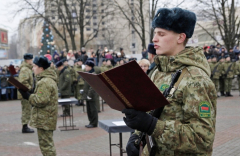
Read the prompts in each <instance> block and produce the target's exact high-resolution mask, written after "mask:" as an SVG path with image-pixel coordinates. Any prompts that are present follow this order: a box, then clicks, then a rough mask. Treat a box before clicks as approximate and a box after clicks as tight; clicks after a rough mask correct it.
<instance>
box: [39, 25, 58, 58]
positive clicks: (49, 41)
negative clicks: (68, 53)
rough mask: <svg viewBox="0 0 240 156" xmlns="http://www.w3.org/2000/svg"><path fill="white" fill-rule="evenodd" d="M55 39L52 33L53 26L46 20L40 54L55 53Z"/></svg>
mask: <svg viewBox="0 0 240 156" xmlns="http://www.w3.org/2000/svg"><path fill="white" fill-rule="evenodd" d="M53 39H54V36H53V35H52V31H51V27H50V25H49V24H48V23H47V22H46V21H44V24H43V33H42V40H41V50H40V52H39V54H40V55H45V54H51V55H53V53H54V51H55V46H54V42H53Z"/></svg>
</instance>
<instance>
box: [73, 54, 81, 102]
mask: <svg viewBox="0 0 240 156" xmlns="http://www.w3.org/2000/svg"><path fill="white" fill-rule="evenodd" d="M82 64H83V61H82V59H81V58H79V59H77V60H76V66H74V71H75V76H74V81H73V83H74V97H75V98H76V99H77V100H78V104H76V105H77V106H82V105H84V104H83V101H82V100H81V98H82V95H81V94H80V90H82V89H83V86H84V80H83V78H82V77H81V76H80V75H79V74H78V72H82V71H83V70H82Z"/></svg>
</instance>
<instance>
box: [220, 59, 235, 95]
mask: <svg viewBox="0 0 240 156" xmlns="http://www.w3.org/2000/svg"><path fill="white" fill-rule="evenodd" d="M225 58H226V62H225V63H224V65H223V70H224V76H225V78H224V84H225V86H224V89H225V92H226V95H225V96H226V97H231V96H233V95H231V90H232V79H233V78H234V69H235V63H234V62H231V58H230V56H229V55H226V56H225Z"/></svg>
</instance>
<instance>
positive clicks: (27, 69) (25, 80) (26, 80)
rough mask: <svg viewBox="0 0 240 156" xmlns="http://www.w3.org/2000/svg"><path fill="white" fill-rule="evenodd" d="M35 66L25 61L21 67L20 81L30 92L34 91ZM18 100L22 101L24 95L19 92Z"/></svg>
mask: <svg viewBox="0 0 240 156" xmlns="http://www.w3.org/2000/svg"><path fill="white" fill-rule="evenodd" d="M32 68H33V66H32V65H30V64H27V63H26V62H25V61H23V62H22V64H21V66H20V72H19V75H18V81H19V82H21V83H22V84H23V85H25V86H26V87H27V88H28V89H29V90H31V89H33V88H32V87H33V72H32ZM18 99H22V95H21V94H20V93H19V92H18Z"/></svg>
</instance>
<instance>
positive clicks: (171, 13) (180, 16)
mask: <svg viewBox="0 0 240 156" xmlns="http://www.w3.org/2000/svg"><path fill="white" fill-rule="evenodd" d="M196 21H197V18H196V15H195V13H193V12H191V11H188V10H184V9H181V8H172V9H169V8H161V9H159V10H158V11H157V13H156V15H155V17H154V19H153V21H152V27H153V28H163V29H166V30H172V31H174V32H176V33H185V34H186V37H187V38H191V37H192V34H193V32H194V28H195V24H196Z"/></svg>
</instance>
